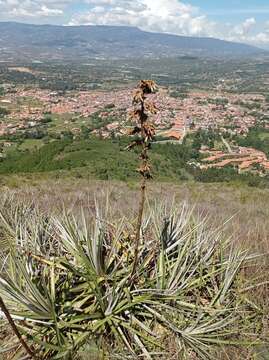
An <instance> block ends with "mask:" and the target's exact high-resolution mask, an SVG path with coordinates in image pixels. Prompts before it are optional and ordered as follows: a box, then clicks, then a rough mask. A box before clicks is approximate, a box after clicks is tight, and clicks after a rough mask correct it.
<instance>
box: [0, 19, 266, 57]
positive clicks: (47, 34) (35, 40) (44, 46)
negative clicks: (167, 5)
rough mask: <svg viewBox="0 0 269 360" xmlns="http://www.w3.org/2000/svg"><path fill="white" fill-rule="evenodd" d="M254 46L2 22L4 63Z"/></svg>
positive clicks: (247, 51)
mask: <svg viewBox="0 0 269 360" xmlns="http://www.w3.org/2000/svg"><path fill="white" fill-rule="evenodd" d="M262 53H265V51H264V50H261V49H259V48H256V47H254V46H250V45H246V44H241V43H234V42H229V41H224V40H219V39H214V38H205V37H187V36H177V35H170V34H165V33H152V32H146V31H142V30H140V29H138V28H136V27H126V26H91V25H89V26H88V25H85V26H58V25H31V24H23V23H16V22H0V61H14V60H21V61H46V60H68V61H69V60H71V61H81V60H83V61H85V60H86V59H90V58H105V59H118V58H120V59H125V58H136V57H146V58H150V57H153V58H161V57H168V56H169V57H172V56H197V57H199V56H203V57H227V56H228V57H247V56H253V55H259V54H262Z"/></svg>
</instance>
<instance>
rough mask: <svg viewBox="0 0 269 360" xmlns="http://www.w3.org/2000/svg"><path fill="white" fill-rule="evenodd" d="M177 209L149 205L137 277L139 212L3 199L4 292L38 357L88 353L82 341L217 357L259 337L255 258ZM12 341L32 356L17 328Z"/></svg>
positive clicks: (145, 353) (104, 352) (105, 347)
mask: <svg viewBox="0 0 269 360" xmlns="http://www.w3.org/2000/svg"><path fill="white" fill-rule="evenodd" d="M2 202H3V200H2ZM173 208H174V210H172V211H170V210H168V209H167V208H166V207H164V206H162V205H160V204H157V206H156V207H153V208H150V209H148V215H147V216H145V218H144V222H143V227H142V234H143V237H142V240H141V243H140V245H139V262H138V265H137V273H136V274H135V275H134V276H131V274H132V264H133V259H134V243H133V237H132V234H133V233H134V226H133V224H134V223H135V221H132V219H126V218H123V219H118V221H117V222H116V223H114V222H112V221H110V219H108V218H104V217H103V216H102V214H101V213H100V212H99V211H98V209H95V211H94V213H92V214H91V213H89V214H87V215H85V214H83V213H82V214H81V215H78V214H77V216H76V217H75V216H74V215H72V214H70V213H68V214H67V213H64V214H63V215H61V216H60V215H59V216H58V217H57V218H55V217H52V218H51V217H48V216H45V215H42V214H40V213H39V212H38V211H37V209H35V208H34V207H29V206H27V205H24V206H22V205H16V203H15V202H14V199H11V201H6V202H4V203H3V205H2V212H1V215H0V219H1V220H0V232H1V249H2V256H3V259H5V261H4V262H3V263H2V273H1V277H0V295H1V297H2V298H3V299H4V302H5V303H6V305H7V307H8V309H9V311H10V313H11V316H12V317H13V319H14V321H15V322H16V324H17V327H18V329H19V330H20V332H21V333H23V334H24V335H25V339H26V341H27V343H28V345H29V346H30V347H31V349H32V351H34V352H35V354H36V356H38V358H39V359H80V358H81V357H80V356H83V355H82V354H83V349H84V352H85V354H89V353H88V351H90V353H91V354H92V352H93V351H94V352H95V353H96V354H97V355H96V356H99V358H105V359H112V358H113V359H127V358H130V359H137V358H140V357H141V358H145V359H160V358H162V357H163V356H166V358H167V356H169V350H168V349H169V347H171V344H172V346H173V352H174V354H177V358H178V359H181V358H182V359H185V358H186V359H188V358H191V356H192V358H193V357H194V356H197V358H199V359H204V360H209V359H216V349H217V347H220V346H224V345H225V344H229V345H231V344H235V345H239V344H247V343H248V341H249V340H254V339H255V337H254V336H251V335H250V334H251V332H253V329H252V324H254V322H255V320H254V319H255V318H254V316H255V312H254V309H255V305H254V304H253V305H252V303H251V302H249V301H248V299H247V297H246V294H243V293H242V294H241V292H240V288H241V287H242V286H243V284H242V279H241V278H240V269H241V268H242V267H243V266H244V264H245V262H246V261H250V260H251V258H250V257H247V254H246V252H244V251H241V250H239V249H237V248H235V247H233V246H232V245H231V243H230V241H228V240H227V239H225V238H224V237H223V234H222V233H221V231H220V230H219V229H218V228H217V229H216V228H214V227H210V226H209V225H208V222H207V221H206V220H201V219H200V218H199V217H198V216H194V214H193V210H190V209H187V208H186V207H185V206H181V207H179V208H175V207H174V206H173ZM10 347H11V348H12V349H13V351H14V350H16V351H15V352H16V354H15V356H21V357H23V356H25V355H26V354H25V353H24V352H23V349H22V348H21V346H20V344H19V343H18V341H17V339H16V338H15V337H12V336H9V338H8V339H6V340H5V345H4V347H3V348H2V351H5V349H6V351H7V352H8V349H10ZM98 354H99V355H98ZM191 354H192V355H191ZM170 355H171V354H170ZM17 358H18V357H17ZM17 358H16V359H17ZM86 358H88V357H86ZM97 358H98V357H97ZM14 359H15V357H14Z"/></svg>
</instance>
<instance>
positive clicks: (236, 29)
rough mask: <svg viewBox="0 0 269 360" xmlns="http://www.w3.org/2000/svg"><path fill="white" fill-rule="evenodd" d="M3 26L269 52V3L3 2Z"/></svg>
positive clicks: (218, 0)
mask: <svg viewBox="0 0 269 360" xmlns="http://www.w3.org/2000/svg"><path fill="white" fill-rule="evenodd" d="M0 10H1V11H0V21H21V22H28V23H38V24H44V23H51V24H63V25H82V24H92V25H97V24H101V25H130V26H137V27H139V28H141V29H143V30H147V31H157V32H166V33H173V34H177V35H189V36H209V37H217V38H221V39H226V40H231V41H238V42H245V43H250V44H254V45H257V46H260V47H264V48H269V0H185V1H184V0H76V1H73V0H0Z"/></svg>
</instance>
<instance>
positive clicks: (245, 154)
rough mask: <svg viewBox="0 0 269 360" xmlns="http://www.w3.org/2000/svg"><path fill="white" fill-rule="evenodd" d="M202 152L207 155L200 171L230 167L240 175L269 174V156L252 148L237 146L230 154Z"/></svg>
mask: <svg viewBox="0 0 269 360" xmlns="http://www.w3.org/2000/svg"><path fill="white" fill-rule="evenodd" d="M200 152H201V153H202V154H203V155H205V158H203V159H202V161H201V163H199V164H198V166H199V167H200V169H209V168H218V169H220V168H223V167H225V166H229V165H230V166H234V167H236V168H237V169H238V172H239V173H242V172H244V171H254V172H256V173H258V174H259V175H263V174H266V173H269V160H268V159H267V156H266V155H265V154H264V153H263V152H262V151H259V150H256V149H253V148H250V147H242V146H237V147H233V149H232V150H231V151H228V152H224V151H220V150H214V149H208V148H203V149H201V150H200Z"/></svg>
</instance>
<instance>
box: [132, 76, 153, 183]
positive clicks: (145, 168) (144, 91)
mask: <svg viewBox="0 0 269 360" xmlns="http://www.w3.org/2000/svg"><path fill="white" fill-rule="evenodd" d="M156 89H157V85H156V84H155V82H154V81H153V80H141V81H140V83H139V86H138V89H137V90H136V91H135V93H134V96H133V105H134V110H133V111H132V112H131V113H130V118H131V119H132V120H133V121H134V122H135V126H134V128H133V129H132V130H131V131H130V133H129V134H130V135H137V136H138V137H139V138H138V139H136V140H135V141H132V142H131V143H130V145H129V146H128V147H127V148H128V149H132V148H134V147H136V146H141V148H142V149H141V153H140V158H141V160H142V162H141V164H140V166H139V168H138V169H137V171H138V172H139V173H140V174H141V175H142V176H143V177H144V178H145V179H149V178H151V177H152V175H151V167H150V162H149V157H148V149H149V147H150V143H151V141H152V140H153V138H154V136H155V127H154V124H153V123H151V122H150V121H149V115H150V114H156V112H157V108H156V106H155V105H154V104H153V103H152V102H151V101H149V100H148V99H147V95H148V94H152V93H154V91H156Z"/></svg>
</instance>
